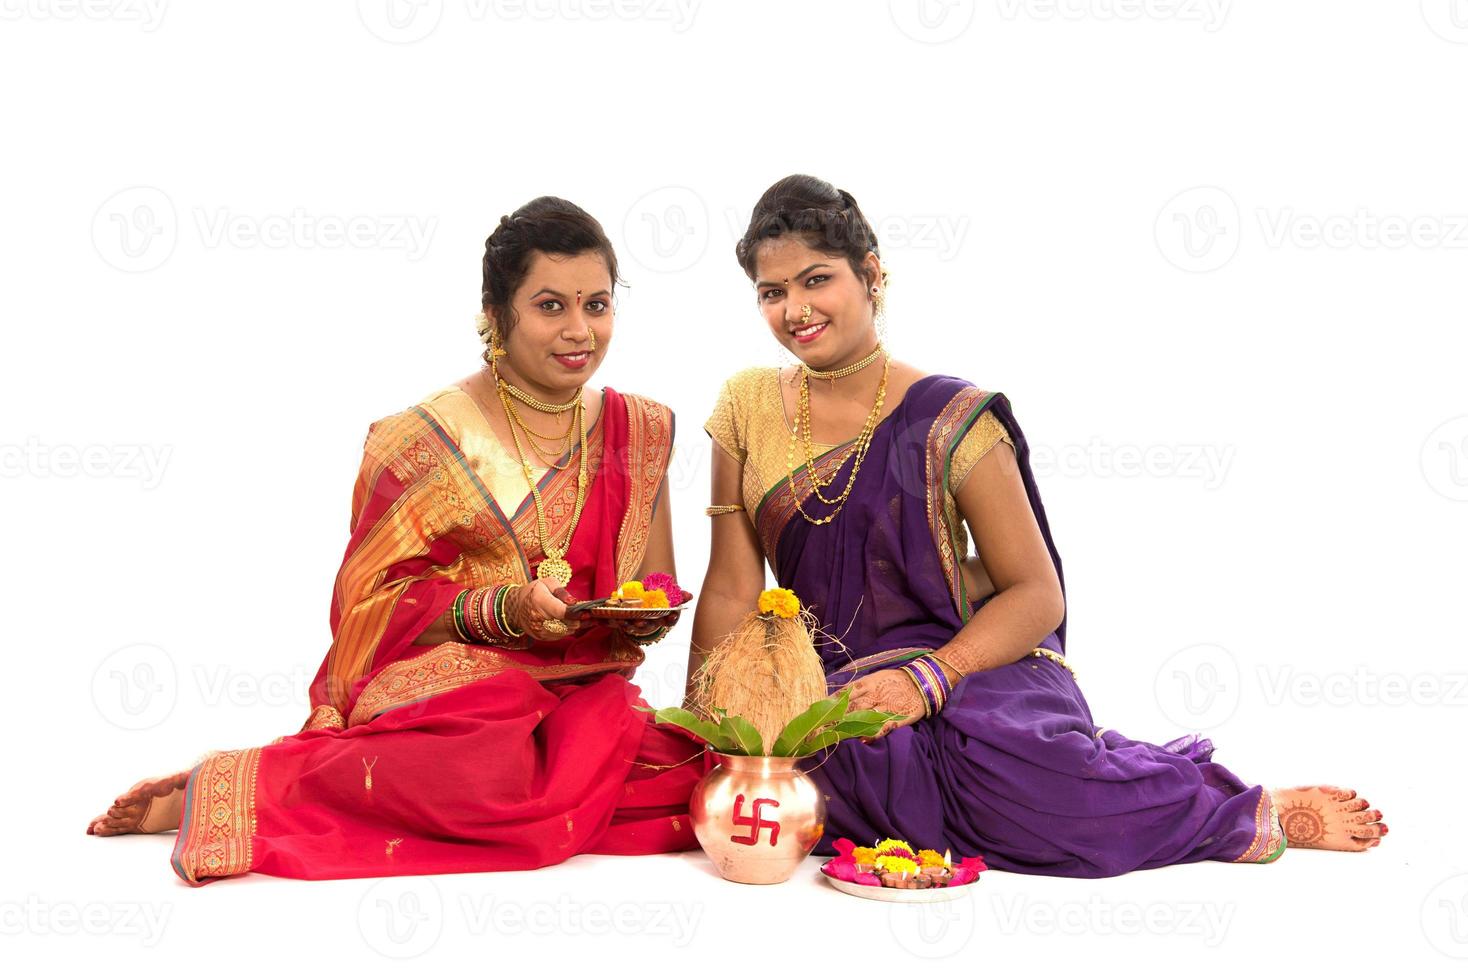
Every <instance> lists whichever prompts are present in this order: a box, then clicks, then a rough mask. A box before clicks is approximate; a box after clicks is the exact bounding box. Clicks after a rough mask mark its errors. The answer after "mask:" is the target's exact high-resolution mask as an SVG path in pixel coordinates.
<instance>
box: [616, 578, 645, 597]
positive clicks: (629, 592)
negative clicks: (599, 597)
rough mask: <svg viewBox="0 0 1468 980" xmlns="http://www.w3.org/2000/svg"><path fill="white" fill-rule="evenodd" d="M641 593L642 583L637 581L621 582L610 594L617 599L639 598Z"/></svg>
mask: <svg viewBox="0 0 1468 980" xmlns="http://www.w3.org/2000/svg"><path fill="white" fill-rule="evenodd" d="M642 593H643V588H642V583H641V582H638V581H635V580H634V581H632V582H623V583H622V587H621V588H619V589H618V590H617V591H616V592H614V593H612V595H613V596H614V597H616V598H618V599H641V598H642Z"/></svg>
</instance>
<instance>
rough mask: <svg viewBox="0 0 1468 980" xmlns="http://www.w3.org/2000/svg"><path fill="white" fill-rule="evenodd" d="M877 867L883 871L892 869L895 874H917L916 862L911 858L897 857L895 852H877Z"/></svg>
mask: <svg viewBox="0 0 1468 980" xmlns="http://www.w3.org/2000/svg"><path fill="white" fill-rule="evenodd" d="M877 867H878V868H880V869H881V870H883V871H892V872H895V873H897V874H903V873H906V874H917V869H918V866H917V862H916V861H914V860H912V859H911V858H905V857H898V856H897V855H895V854H879V855H878V856H877Z"/></svg>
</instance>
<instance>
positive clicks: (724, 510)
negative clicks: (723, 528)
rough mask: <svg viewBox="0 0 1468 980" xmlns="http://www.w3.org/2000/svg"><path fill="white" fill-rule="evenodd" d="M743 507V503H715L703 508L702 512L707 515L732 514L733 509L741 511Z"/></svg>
mask: <svg viewBox="0 0 1468 980" xmlns="http://www.w3.org/2000/svg"><path fill="white" fill-rule="evenodd" d="M743 509H744V505H743V504H715V505H714V506H712V507H708V508H705V509H704V513H705V514H707V515H708V516H709V517H718V516H719V515H720V514H732V513H734V512H735V511H741V510H743Z"/></svg>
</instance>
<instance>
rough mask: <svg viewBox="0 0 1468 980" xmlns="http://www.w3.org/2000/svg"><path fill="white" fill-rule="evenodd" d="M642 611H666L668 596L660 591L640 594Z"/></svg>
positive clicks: (654, 590) (655, 590)
mask: <svg viewBox="0 0 1468 980" xmlns="http://www.w3.org/2000/svg"><path fill="white" fill-rule="evenodd" d="M642 608H643V609H667V608H668V594H667V593H666V592H664V591H663V590H662V589H653V590H652V591H651V592H644V593H642Z"/></svg>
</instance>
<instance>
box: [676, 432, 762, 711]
mask: <svg viewBox="0 0 1468 980" xmlns="http://www.w3.org/2000/svg"><path fill="white" fill-rule="evenodd" d="M713 445H714V451H713V452H714V460H713V503H714V504H732V503H737V502H739V501H740V500H742V499H743V495H742V494H743V491H742V486H743V481H744V467H743V464H741V463H740V462H739V461H738V460H737V459H735V458H734V457H733V456H731V455H729V453H728V452H727V451H726V450H725V449H724V448H723V447H722V446H720V445H719V444H718V442H715V443H714V444H713ZM709 520H710V521H711V522H712V523H713V528H712V533H711V537H710V543H709V567H708V571H707V572H706V573H705V574H704V579H703V588H702V591H701V592H700V593H699V596H698V604H697V606H696V607H695V608H694V613H693V645H692V646H691V647H690V648H689V651H688V678H687V682H686V684H685V688H684V692H685V693H684V704H685V706H686V705H687V703H688V700H689V698H690V697H691V695H692V693H693V678H694V675H695V674H697V672H698V669H699V667H701V666H703V661H704V657H705V656H706V655H707V651H709V650H712V649H713V648H714V647H716V646H718V645H719V641H721V640H722V639H723V638H724V637H725V636H727V635H728V634H729V633H730V632H731V631H732V630H733V629H734V627H736V626H738V625H739V623H740V621H741V620H742V619H744V617H745V615H746V614H747V613H748V612H749V611H750V610H751V609H753V608H754V607H755V604H756V603H758V602H759V594H760V592H761V590H763V589H764V587H765V557H764V551H763V549H762V548H761V547H760V543H759V537H758V536H756V534H755V533H754V525H753V524H752V523H750V519H749V515H748V514H746V513H745V512H744V511H742V510H736V511H734V512H732V513H728V514H720V515H718V516H717V517H711V518H709Z"/></svg>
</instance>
